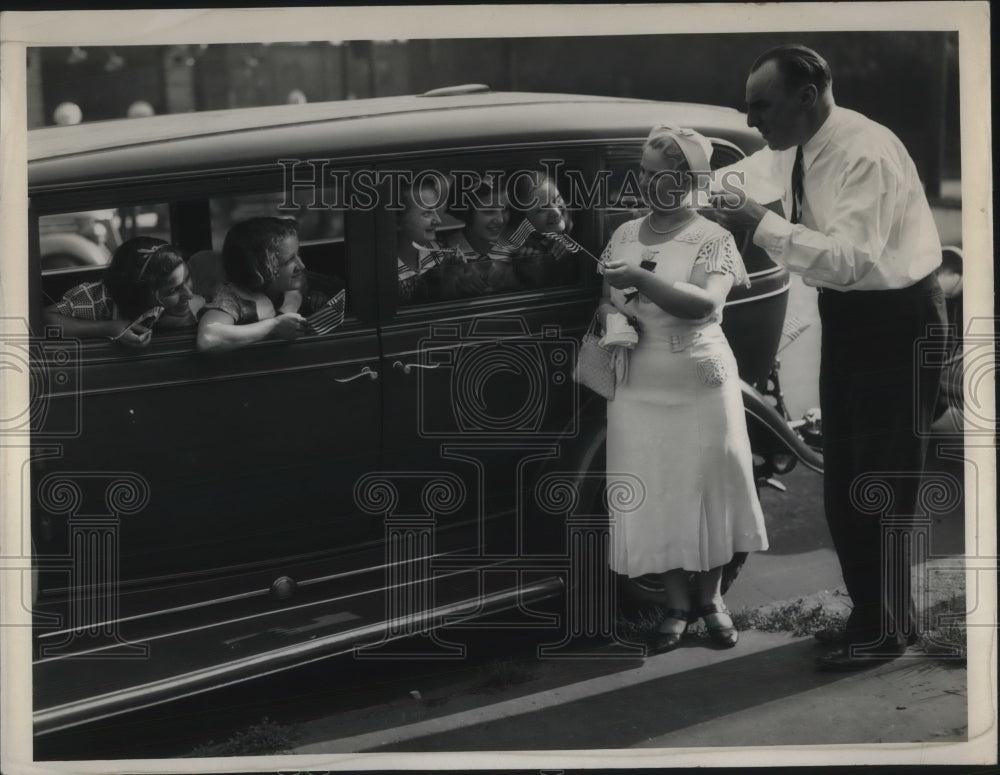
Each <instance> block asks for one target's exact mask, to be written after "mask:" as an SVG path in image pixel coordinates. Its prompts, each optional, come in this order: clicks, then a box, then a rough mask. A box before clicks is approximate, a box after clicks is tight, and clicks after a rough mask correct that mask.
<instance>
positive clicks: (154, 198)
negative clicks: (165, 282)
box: [28, 164, 377, 364]
mask: <svg viewBox="0 0 1000 775" xmlns="http://www.w3.org/2000/svg"><path fill="white" fill-rule="evenodd" d="M351 166H352V167H356V166H357V165H356V164H355V165H351ZM362 168H363V167H362ZM284 182H285V181H284V169H283V168H282V167H281V166H280V165H278V164H274V165H268V166H267V167H261V166H259V165H255V166H254V167H252V168H248V169H244V170H232V169H221V170H219V171H217V172H216V173H215V174H214V175H199V176H198V182H197V183H191V182H190V181H189V182H188V183H187V184H186V185H185V184H184V181H183V180H170V181H159V182H157V181H139V182H136V181H121V182H116V183H114V184H112V185H103V186H101V185H98V184H92V185H88V186H80V187H74V188H72V189H71V190H66V189H64V190H61V191H39V192H36V193H35V194H34V196H32V197H31V199H30V202H29V204H30V206H29V213H28V215H29V219H28V228H29V257H30V261H29V278H30V280H29V293H30V298H31V305H30V307H29V310H30V319H31V320H30V322H31V327H32V330H33V331H39V332H43V331H45V329H46V326H45V324H44V319H43V311H44V309H45V308H46V307H47V306H49V305H48V304H47V303H46V302H45V301H44V300H43V298H42V295H43V292H44V277H46V276H49V275H48V274H45V275H43V273H42V267H41V246H40V231H39V224H40V219H41V218H42V217H44V216H47V215H58V214H62V213H68V212H80V211H85V210H95V209H106V208H114V207H119V206H132V205H143V204H164V203H166V204H168V205H169V206H170V208H171V217H170V229H171V235H170V236H171V242H173V243H175V244H180V245H181V247H182V248H184V250H185V253H186V254H187V257H188V258H190V256H191V255H192V254H193V253H194V252H196V251H197V250H207V249H211V244H210V243H209V244H208V245H207V246H206V245H198V246H197V247H195V249H194V250H191V249H189V248H187V247H185V246H184V245H183V242H185V241H186V240H182V239H180V238H179V237H178V234H179V233H181V232H183V230H184V228H185V226H187V225H188V224H186V222H185V219H184V218H183V217H176V216H175V208H176V207H184V208H185V209H186V210H187V212H188V213H189V214H190V213H194V212H196V211H198V210H200V212H201V215H200V217H199V218H197V220H198V221H199V222H198V223H197V224H195V230H198V229H200V230H202V231H204V230H205V227H207V228H208V233H209V234H210V228H211V213H210V204H209V203H210V200H211V198H212V197H213V196H225V195H240V194H244V193H245V192H247V191H251V192H253V191H280V190H282V187H283V186H284ZM195 189H196V190H197V191H198V193H199V196H198V197H197V198H194V197H192V196H191V193H192V191H193V190H195ZM123 203H124V204H123ZM351 216H352V213H351V211H349V210H348V211H346V212H345V223H344V238H343V243H344V245H345V251H346V252H347V253H346V255H345V260H346V265H347V270H348V274H349V276H348V277H345V278H341V279H342V280H344V282H345V283H346V287H347V289H348V293H351V290H350V289H351V288H352V287H365V286H368V287H369V288H370V292H369V293H365V292H355V293H354V296H355V301H356V302H360V307H361V309H360V314H359V310H358V309H357V308H354V309H352V310H351V314H350V315H349V316H347V317H345V320H344V323H343V324H342V325H341V326H338V327H337V328H335V329H334V330H333V331H330V332H328V333H326V334H309V335H307V336H303V337H302V338H301V339H302V341H317V340H322V339H327V338H331V337H333V338H335V337H336V336H339V335H341V334H342V333H343V332H344V331H348V332H350V331H355V330H370V329H373V328H374V327H375V326H376V324H377V315H376V314H374V309H373V307H372V305H371V304H366V303H365V302H364V300H363V299H364V297H365V296H366V295H367V296H372V295H374V288H375V284H374V278H373V276H372V275H373V272H366V271H364V267H363V266H362V265H361V262H359V261H357V260H352V259H353V257H352V255H351V254H350V251H351V239H350V237H349V234H350V233H351V231H352V224H351V221H352V218H351ZM190 217H191V216H190V215H189V218H190ZM362 220H363V219H362ZM354 228H358V230H359V231H364V228H365V227H364V225H363V224H361V225H360V226H359V227H354ZM334 241H336V240H334ZM310 244H316V243H310ZM355 265H357V266H358V271H354V270H353V267H354V266H355ZM94 269H95V268H94V267H85V268H81V271H83V272H87V273H90V274H92V273H93V271H94ZM67 273H68V272H67V271H65V270H64V271H60V272H58V274H60V275H62V274H67ZM81 281H85V280H81ZM73 285H76V283H73ZM57 301H58V300H57V299H56V300H54V301H53V303H55V302H57ZM196 336H197V325H194V326H190V327H186V328H183V329H175V330H168V331H159V332H157V333H156V334H155V335H154V337H153V339H152V341H151V342H150V343H149V345H148V346H146V347H144V348H140V349H129V348H125V347H122V346H121V345H117V344H115V343H113V342H110V341H107V340H105V339H103V338H98V337H93V338H82V339H80V340H79V341H80V354H81V359H82V362H83V363H85V364H99V363H102V362H105V363H106V362H111V361H114V362H117V361H120V360H122V359H131V360H140V361H141V360H143V359H148V358H157V357H166V356H175V355H181V354H198V351H197V348H196V344H195V339H196ZM287 344H288V343H287V342H284V341H282V340H266V341H262V342H255V343H253V344H252V345H248V346H247V348H241V349H248V348H249V349H252V350H258V349H261V348H263V349H264V351H270V350H271V349H273V348H274V347H282V346H286V345H287ZM292 344H294V342H292ZM206 357H210V355H209V356H206Z"/></svg>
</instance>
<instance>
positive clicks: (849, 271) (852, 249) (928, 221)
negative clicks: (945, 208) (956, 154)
mask: <svg viewBox="0 0 1000 775" xmlns="http://www.w3.org/2000/svg"><path fill="white" fill-rule="evenodd" d="M795 151H796V149H795V148H789V149H787V150H784V151H772V150H770V149H769V148H762V149H761V150H760V151H758V152H757V153H755V154H753V155H752V156H749V157H747V158H746V159H743V160H741V161H739V162H737V163H736V164H734V165H731V166H730V167H727V168H725V169H724V170H721V171H720V172H725V171H727V170H736V171H742V172H744V173H745V174H746V176H747V184H748V190H749V191H750V192H751V194H750V195H751V196H752V195H753V194H752V192H753V191H754V189H755V188H756V189H757V190H764V189H766V188H767V187H768V184H769V185H770V187H772V188H773V190H781V191H783V192H784V193H783V195H782V197H781V201H782V205H783V207H784V211H785V212H786V213H790V212H791V191H790V189H791V180H792V165H793V164H794V163H795ZM802 158H803V167H804V177H803V197H802V212H801V215H800V219H799V221H800V222H799V223H798V224H792V223H789V222H788V221H787V220H785V219H784V218H782V217H780V216H779V215H777V214H776V213H773V212H770V211H769V212H768V213H767V214H766V215H765V216H764V218H763V220H761V222H760V224H759V225H758V226H757V229H756V231H755V232H754V235H753V241H754V244H756V245H759V246H760V247H761V248H763V249H764V250H765V251H767V253H768V255H769V256H770V257H771V258H772V259H773V260H774V261H776V262H777V263H779V264H782V265H784V266H786V267H787V268H788V269H789V270H790V271H792V272H798V273H800V274H801V275H802V276H803V280H804V281H805V282H806V283H807V284H808V285H816V286H820V287H826V288H835V289H838V290H850V291H861V290H886V289H890V288H906V287H908V286H910V285H913V284H914V283H915V282H917V281H919V280H922V279H923V278H924V277H926V276H927V275H929V274H930V273H931V272H933V271H934V270H935V269H936V268H937V267H938V266H939V265H940V263H941V241H940V239H939V237H938V232H937V226H936V225H935V223H934V218H933V216H932V215H931V209H930V206H929V205H928V204H927V197H926V196H925V195H924V189H923V185H922V184H921V182H920V178H919V177H918V175H917V168H916V166H915V165H914V163H913V160H912V159H911V158H910V155H909V154H908V153H907V152H906V148H905V147H904V146H903V144H902V143H901V142H900V141H899V139H898V138H897V137H896V136H895V135H894V134H893V133H892V132H890V131H889V130H888V129H886V128H885V127H884V126H882V125H881V124H877V123H875V122H874V121H872V120H871V119H868V118H866V117H865V116H863V115H861V114H860V113H857V112H855V111H853V110H848V109H846V108H840V107H834V108H833V111H832V112H831V114H830V116H829V117H828V118H827V120H826V121H825V122H824V123H823V125H822V126H821V127H820V128H819V130H818V131H817V132H816V134H814V135H813V136H812V137H811V138H809V140H808V142H806V144H805V145H804V146H802ZM758 178H761V179H762V180H757V179H758ZM755 180H756V181H757V182H756V183H755ZM774 187H776V188H774Z"/></svg>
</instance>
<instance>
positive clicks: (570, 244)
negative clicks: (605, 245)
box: [545, 232, 601, 264]
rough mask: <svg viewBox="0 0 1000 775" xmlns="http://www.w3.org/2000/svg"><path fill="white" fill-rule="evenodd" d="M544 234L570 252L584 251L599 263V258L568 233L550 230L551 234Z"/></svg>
mask: <svg viewBox="0 0 1000 775" xmlns="http://www.w3.org/2000/svg"><path fill="white" fill-rule="evenodd" d="M545 236H546V237H547V238H548V239H550V240H552V241H553V242H555V243H557V244H558V245H561V246H562V247H563V248H565V249H566V250H568V251H569V252H570V253H579V252H581V251H582V252H584V253H586V254H587V255H588V256H590V257H591V258H592V259H594V260H595V261H596V262H597V263H598V264H599V263H601V259H599V258H598V257H597V256H595V255H594V254H593V253H591V252H590V251H589V250H587V249H586V248H585V247H584V246H583V245H581V244H580V243H579V242H577V241H576V240H575V239H573V238H572V237H571V236H569V235H568V234H565V233H561V232H552V233H551V234H545Z"/></svg>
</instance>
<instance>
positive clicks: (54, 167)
mask: <svg viewBox="0 0 1000 775" xmlns="http://www.w3.org/2000/svg"><path fill="white" fill-rule="evenodd" d="M598 107H599V108H600V109H597V108H598ZM664 122H668V123H673V124H677V125H682V126H690V127H693V128H695V129H702V130H703V131H710V132H711V133H712V134H714V135H716V136H720V137H724V138H725V139H729V140H742V141H743V142H740V143H739V144H741V145H745V144H746V142H747V141H748V139H749V138H750V136H755V135H756V133H754V132H750V131H749V130H748V129H747V127H746V124H745V120H744V117H743V115H742V114H741V113H739V112H738V111H736V110H734V109H732V108H723V107H716V106H709V105H698V104H693V103H676V102H675V103H667V102H656V101H651V100H636V99H628V98H622V97H598V96H588V95H574V94H548V93H526V92H474V93H459V94H447V93H446V94H433V93H428V94H427V95H412V96H405V97H381V98H375V99H364V100H341V101H337V102H321V103H308V104H304V105H274V106H267V107H258V108H236V109H230V110H216V111H204V112H198V113H176V114H170V115H162V116H151V117H148V118H136V119H119V120H113V121H95V122H90V123H83V124H78V125H76V126H65V127H45V128H42V129H35V130H31V131H30V132H29V133H28V159H29V181H30V184H31V185H32V186H33V187H35V186H42V187H47V186H49V185H57V184H62V183H71V184H86V182H87V181H94V182H96V181H99V180H105V181H106V180H108V179H116V178H135V177H144V176H148V175H158V174H167V175H169V174H170V173H174V172H180V171H182V170H192V171H193V170H199V169H208V168H220V167H223V168H224V167H227V166H232V167H234V168H235V167H246V166H253V165H255V164H262V165H263V164H273V163H274V160H275V158H276V157H281V158H316V157H317V155H320V156H322V157H324V158H331V159H334V158H337V159H342V160H351V159H358V160H361V159H364V158H370V157H373V156H380V157H384V158H391V157H392V155H393V154H413V153H414V152H417V153H419V152H421V151H428V152H432V151H435V150H447V149H476V148H488V147H500V146H504V147H509V146H511V145H518V144H539V143H543V144H544V143H545V142H562V141H572V140H586V139H594V138H615V137H620V138H623V139H625V138H634V137H642V136H645V134H646V133H647V132H648V131H649V128H650V127H651V126H653V125H654V124H656V123H664Z"/></svg>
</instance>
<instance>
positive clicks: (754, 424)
mask: <svg viewBox="0 0 1000 775" xmlns="http://www.w3.org/2000/svg"><path fill="white" fill-rule="evenodd" d="M740 389H741V391H742V393H743V409H744V411H745V412H746V416H747V427H748V428H749V429H750V430H751V431H753V430H760V431H762V432H763V433H764V434H765V436H767V437H769V438H770V439H771V440H772V441H774V442H777V443H778V444H779V445H780V446H781V447H783V448H784V449H785V450H787V451H788V452H790V453H791V454H793V455H794V456H795V457H796V458H797V459H798V460H799V461H800V462H801V463H802V464H803V465H805V466H806V467H807V468H811V469H812V470H813V471H816V472H817V473H823V456H822V455H821V454H820V453H818V452H817V451H816V450H814V449H813V448H812V447H810V446H809V445H808V444H806V443H805V442H804V441H803V440H802V437H801V436H799V434H797V433H796V432H795V430H794V429H793V428H791V427H790V426H789V425H788V422H787V421H786V420H785V418H784V417H782V416H781V415H780V414H778V410H777V409H775V408H774V407H773V406H771V404H769V403H768V402H767V399H765V398H764V396H762V395H761V394H760V392H759V391H758V390H756V389H755V388H754V387H753V386H752V385H750V384H748V383H746V382H744V381H743V380H740Z"/></svg>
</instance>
